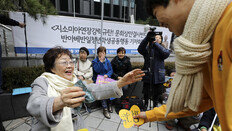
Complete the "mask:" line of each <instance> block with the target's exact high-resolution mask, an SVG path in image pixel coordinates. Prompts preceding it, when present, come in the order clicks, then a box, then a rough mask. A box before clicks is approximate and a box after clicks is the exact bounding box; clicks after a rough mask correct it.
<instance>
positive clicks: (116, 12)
mask: <svg viewBox="0 0 232 131" xmlns="http://www.w3.org/2000/svg"><path fill="white" fill-rule="evenodd" d="M113 8H114V14H113V17H117V18H119V14H120V13H119V5H114V6H113Z"/></svg>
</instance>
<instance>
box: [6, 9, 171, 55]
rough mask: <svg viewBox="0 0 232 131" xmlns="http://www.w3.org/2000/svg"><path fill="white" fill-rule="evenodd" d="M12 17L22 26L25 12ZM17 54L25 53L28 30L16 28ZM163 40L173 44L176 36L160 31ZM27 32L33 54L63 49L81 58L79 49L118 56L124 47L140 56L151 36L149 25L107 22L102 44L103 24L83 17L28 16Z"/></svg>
mask: <svg viewBox="0 0 232 131" xmlns="http://www.w3.org/2000/svg"><path fill="white" fill-rule="evenodd" d="M10 17H11V18H12V19H14V20H17V21H19V22H24V16H23V14H22V13H21V12H10ZM12 29H13V37H14V44H15V52H16V53H25V52H26V51H25V50H26V49H25V34H24V29H23V28H19V27H12ZM156 31H162V32H163V36H165V35H166V36H168V39H167V41H169V42H170V41H171V35H172V33H171V32H169V30H168V29H166V28H161V27H157V30H156ZM26 32H27V36H26V38H27V42H28V53H29V54H44V53H45V52H46V51H47V50H48V49H50V48H52V47H55V46H62V47H64V48H67V49H69V50H70V51H71V52H72V53H74V54H78V53H79V52H78V51H79V48H80V47H82V46H84V47H87V48H88V49H89V50H90V54H94V52H95V44H96V45H97V48H98V47H99V46H100V45H101V44H102V46H105V47H106V49H107V54H116V50H117V48H119V47H124V48H125V49H126V50H127V54H137V53H138V52H137V48H138V46H139V44H140V42H141V41H142V40H143V38H144V37H145V36H146V34H147V30H145V25H138V24H130V23H122V22H112V21H104V23H103V30H102V33H103V34H102V43H101V21H100V20H95V19H86V18H79V17H66V16H52V15H49V16H47V17H46V18H45V23H43V20H42V19H41V18H39V19H37V20H35V19H34V18H32V17H30V16H29V15H28V14H26Z"/></svg>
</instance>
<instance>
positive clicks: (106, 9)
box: [104, 3, 111, 17]
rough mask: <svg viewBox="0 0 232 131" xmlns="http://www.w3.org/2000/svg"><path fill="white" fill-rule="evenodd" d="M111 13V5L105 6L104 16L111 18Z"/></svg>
mask: <svg viewBox="0 0 232 131" xmlns="http://www.w3.org/2000/svg"><path fill="white" fill-rule="evenodd" d="M110 12H111V9H110V4H106V3H105V4H104V16H109V17H110Z"/></svg>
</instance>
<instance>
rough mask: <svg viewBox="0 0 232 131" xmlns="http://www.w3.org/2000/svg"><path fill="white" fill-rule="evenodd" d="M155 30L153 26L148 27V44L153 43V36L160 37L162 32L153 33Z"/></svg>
mask: <svg viewBox="0 0 232 131" xmlns="http://www.w3.org/2000/svg"><path fill="white" fill-rule="evenodd" d="M155 30H156V27H154V26H151V27H150V31H149V32H148V34H147V36H148V39H149V42H153V41H155V36H156V35H161V36H162V32H158V31H155Z"/></svg>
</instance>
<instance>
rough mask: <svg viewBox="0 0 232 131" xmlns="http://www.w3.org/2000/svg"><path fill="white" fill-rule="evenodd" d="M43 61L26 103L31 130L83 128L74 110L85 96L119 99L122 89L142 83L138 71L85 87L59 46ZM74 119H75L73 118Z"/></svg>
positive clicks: (54, 130) (81, 121)
mask: <svg viewBox="0 0 232 131" xmlns="http://www.w3.org/2000/svg"><path fill="white" fill-rule="evenodd" d="M43 62H44V65H45V71H46V72H44V73H43V74H42V75H41V76H39V77H38V78H37V79H36V80H35V81H34V82H33V83H32V85H31V86H32V92H31V96H30V98H29V100H28V104H27V110H28V112H29V113H30V114H31V115H32V116H34V117H33V122H32V131H49V130H51V131H76V130H77V129H81V128H84V124H83V121H84V120H83V119H82V117H81V115H80V114H79V110H77V108H78V107H79V106H81V105H82V102H84V101H85V100H86V99H87V98H86V96H87V94H89V95H91V96H92V97H93V98H94V100H100V99H106V98H110V97H120V96H122V90H121V88H122V87H123V86H125V85H128V84H130V83H133V82H136V81H139V80H141V77H142V76H143V75H144V74H143V72H142V71H141V70H139V69H137V70H133V71H131V72H130V73H128V74H126V75H125V76H124V77H123V78H122V79H120V80H119V81H117V82H112V83H108V84H100V85H96V84H89V85H87V84H85V83H82V81H81V80H78V78H77V77H76V76H75V75H74V74H73V71H74V62H73V61H72V55H71V53H70V51H69V50H67V49H63V48H61V47H55V48H52V49H49V50H48V51H47V53H46V54H45V55H44V57H43ZM77 83H79V84H77ZM80 83H82V84H80ZM75 85H80V86H79V87H77V86H75ZM84 87H86V88H84ZM84 89H85V91H83V90H84ZM72 114H73V115H72ZM74 116H75V117H76V118H72V117H74Z"/></svg>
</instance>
